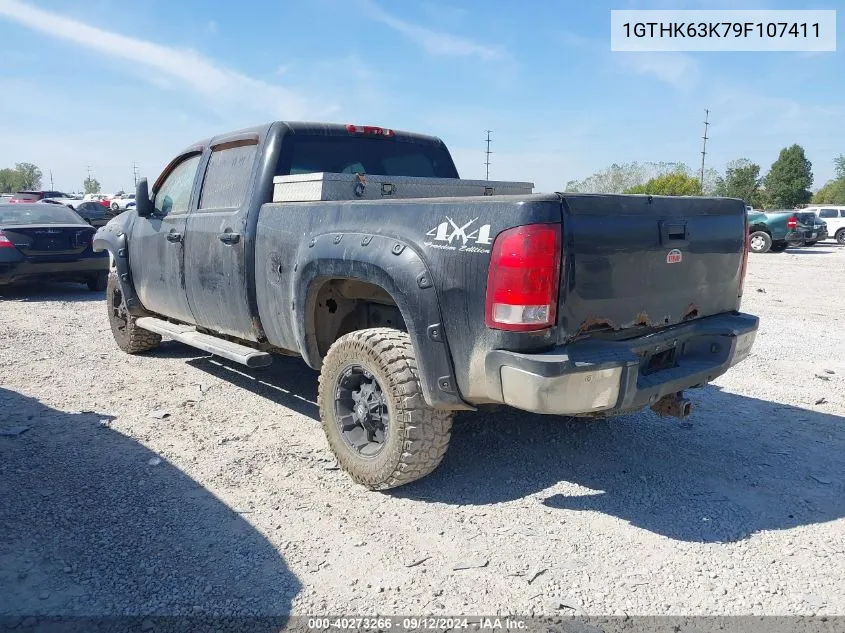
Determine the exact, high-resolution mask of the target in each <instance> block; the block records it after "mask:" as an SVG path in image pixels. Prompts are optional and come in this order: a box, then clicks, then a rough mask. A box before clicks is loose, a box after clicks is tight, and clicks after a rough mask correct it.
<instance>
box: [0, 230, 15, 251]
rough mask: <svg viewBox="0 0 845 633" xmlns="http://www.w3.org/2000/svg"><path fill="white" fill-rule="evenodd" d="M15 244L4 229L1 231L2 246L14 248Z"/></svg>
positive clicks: (0, 246)
mask: <svg viewBox="0 0 845 633" xmlns="http://www.w3.org/2000/svg"><path fill="white" fill-rule="evenodd" d="M14 247H15V245H14V244H12V240H10V239H9V238H8V237H6V236H5V234H4V233H3V231H0V248H14Z"/></svg>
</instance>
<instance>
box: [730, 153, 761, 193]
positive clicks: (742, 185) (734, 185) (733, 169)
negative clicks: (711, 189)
mask: <svg viewBox="0 0 845 633" xmlns="http://www.w3.org/2000/svg"><path fill="white" fill-rule="evenodd" d="M759 189H760V165H757V164H756V163H752V162H751V161H750V160H748V159H747V158H740V159H738V160H733V161H731V162H729V163H728V166H727V168H726V169H725V195H726V196H727V197H729V198H739V199H740V200H745V202H746V204H753V202H752V201H753V200H754V199H755V197H757V192H758V190H759Z"/></svg>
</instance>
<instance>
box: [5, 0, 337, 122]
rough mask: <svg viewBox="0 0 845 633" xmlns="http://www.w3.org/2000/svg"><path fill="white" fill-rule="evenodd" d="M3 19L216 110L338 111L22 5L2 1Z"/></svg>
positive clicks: (177, 52)
mask: <svg viewBox="0 0 845 633" xmlns="http://www.w3.org/2000/svg"><path fill="white" fill-rule="evenodd" d="M0 16H6V17H7V18H9V19H11V20H13V21H15V22H17V23H19V24H22V25H24V26H26V27H28V28H31V29H33V30H36V31H40V32H42V33H44V34H46V35H49V36H51V37H54V38H56V39H61V40H66V41H69V42H72V43H74V44H76V45H78V46H80V47H83V48H87V49H90V50H93V51H96V52H98V53H102V54H104V55H106V56H109V57H112V58H116V59H121V60H124V61H127V62H131V63H132V65H131V66H125V68H126V70H127V71H129V72H132V73H137V72H138V66H141V67H145V70H146V71H153V72H154V74H153V76H152V77H149V76H148V74H149V73H144V74H143V75H142V76H144V77H145V78H146V79H147V80H148V81H150V82H151V83H153V84H154V85H157V86H158V87H162V86H164V85H167V84H168V82H167V79H172V80H176V81H175V82H174V86H176V87H178V88H180V89H188V90H190V91H193V92H194V93H196V94H197V95H199V96H201V97H203V98H204V99H205V100H207V102H208V103H209V104H210V105H212V106H214V107H216V108H231V109H234V110H236V111H239V112H243V111H244V110H245V111H247V112H252V113H254V114H256V115H261V116H273V117H279V118H289V119H296V118H302V117H303V116H304V115H308V116H311V117H313V116H315V115H318V116H325V115H327V114H329V113H331V112H333V111H335V110H336V109H337V107H336V106H333V105H319V104H313V103H309V102H308V100H306V99H305V97H304V96H303V95H301V94H300V93H298V92H297V91H295V90H292V89H289V88H285V87H283V86H279V85H275V84H271V83H267V82H265V81H261V80H259V79H254V78H252V77H249V76H247V75H244V74H242V73H239V72H237V71H234V70H231V69H228V68H225V67H224V66H222V65H220V64H217V63H216V62H214V61H213V60H210V59H207V58H205V57H203V56H202V55H200V54H199V53H197V52H196V51H193V50H189V49H178V48H172V47H169V46H163V45H160V44H156V43H154V42H149V41H146V40H141V39H136V38H133V37H127V36H125V35H119V34H117V33H113V32H111V31H107V30H104V29H100V28H97V27H94V26H90V25H88V24H85V23H83V22H80V21H78V20H74V19H71V18H66V17H64V16H61V15H58V14H55V13H51V12H49V11H44V10H41V9H38V8H35V7H32V6H30V5H28V4H25V3H23V2H20V1H19V0H0Z"/></svg>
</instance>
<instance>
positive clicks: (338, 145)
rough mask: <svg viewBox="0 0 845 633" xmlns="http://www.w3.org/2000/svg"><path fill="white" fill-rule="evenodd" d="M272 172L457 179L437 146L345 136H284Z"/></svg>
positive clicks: (449, 163) (447, 153) (446, 153)
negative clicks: (279, 153)
mask: <svg viewBox="0 0 845 633" xmlns="http://www.w3.org/2000/svg"><path fill="white" fill-rule="evenodd" d="M283 147H284V151H283V152H282V155H281V157H280V158H279V165H278V168H277V169H276V175H279V176H285V175H288V174H308V173H315V172H329V173H335V174H356V173H365V174H372V175H376V176H418V177H423V178H457V177H458V173H457V170H456V169H455V165H454V163H453V162H452V159H451V158H450V156H449V152H447V151H446V150H445V148H443V147H442V146H439V145H426V144H421V143H408V142H403V141H400V140H396V139H384V138H361V137H352V136H349V137H346V136H294V135H292V136H288V137H286V138H285V142H284V145H283Z"/></svg>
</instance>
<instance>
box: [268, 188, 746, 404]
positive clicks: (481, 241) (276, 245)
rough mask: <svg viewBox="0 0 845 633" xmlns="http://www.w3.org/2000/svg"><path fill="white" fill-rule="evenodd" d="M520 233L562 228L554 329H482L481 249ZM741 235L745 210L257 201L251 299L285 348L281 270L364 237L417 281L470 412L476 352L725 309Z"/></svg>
mask: <svg viewBox="0 0 845 633" xmlns="http://www.w3.org/2000/svg"><path fill="white" fill-rule="evenodd" d="M534 223H562V228H563V230H562V235H563V257H562V279H561V284H560V295H559V297H560V298H559V310H558V321H557V326H556V327H554V328H550V329H547V330H542V331H539V332H531V333H522V332H508V331H502V330H495V329H489V328H487V327H486V325H485V314H484V308H485V306H484V302H485V293H484V291H483V289H484V288H485V287H486V283H487V273H488V266H489V262H490V250H491V246H490V242H492V241H493V239H494V238H495V236H496V235H497V234H498V233H500V232H501V231H503V230H505V229H507V228H511V227H513V226H519V225H524V224H534ZM745 233H746V231H745V206H744V204H743V203H742V202H741V201H739V200H730V199H712V198H693V197H690V198H680V197H659V196H653V197H651V196H620V195H584V194H578V195H570V194H534V195H528V196H518V197H517V196H487V197H477V198H428V199H407V200H389V201H327V202H303V203H278V204H276V203H271V204H265V205H263V206H262V208H261V211H260V215H259V219H258V227H257V238H256V260H255V261H256V287H257V289H258V296H257V301H258V306H259V313H260V315H261V322H262V324H263V325H264V328H265V331H266V333H267V337H268V340H269V342H270V343H272V344H274V345H278V346H279V347H282V348H285V349H294V350H295V349H296V340H295V335H294V333H295V327H294V325H295V323H294V322H295V319H296V316H295V313H296V310H297V308H296V306H294V309H293V310H292V309H291V305H290V298H291V297H292V296H293V295H294V294H295V288H292V285H294V284H296V283H297V282H296V280H297V273H296V272H295V271H294V270H293V267H294V266H297V264H296V262H305V261H307V260H308V257H309V254H308V251H309V248H310V247H311V246H312V240H315V239H319V238H320V236H326V237H327V238H328V237H329V236H332V235H341V234H342V235H343V238H342V241H341V242H339V243H338V244H337V247H336V250H335V251H334V252H335V253H336V256H337V257H338V258H343V257H352V253H353V251H354V249H355V248H358V247H359V245H360V244H361V242H362V240H363V239H364V238H365V237H366V236H367V235H379V236H385V237H388V238H390V239H391V241H390V244H394V243H395V242H399V243H402V244H406V245H407V246H408V247H409V248H410V249H412V250H413V251H414V252H415V253H417V254H418V255H419V257H420V258H421V259H422V261H423V262H424V264H425V266H426V267H427V269H428V271H429V272H430V274H431V278H432V279H431V281H432V284H433V286H434V288H435V290H436V293H437V298H438V302H439V304H440V312H441V316H442V323H443V326H444V330H445V335H446V336H445V338H446V340H447V341H448V345H449V349H450V352H451V355H452V360H453V365H454V371H455V376H456V379H457V382H458V388H459V390H460V393H461V395H462V396H463V397H464V398H465V399H468V400H469V401H472V402H483V401H485V399H486V398H487V392H486V389H487V387H486V385H485V379H484V372H485V369H484V362H485V357H486V354H487V353H488V352H489V351H490V350H493V349H507V350H511V351H516V352H526V353H528V352H542V351H547V350H549V349H552V348H553V347H555V346H557V345H561V344H564V343H566V342H568V341H572V340H574V339H583V338H597V339H608V338H612V339H624V338H631V337H636V336H641V335H643V334H647V333H649V332H653V331H656V330H660V329H662V328H666V327H670V326H673V325H676V324H679V323H682V322H684V321H691V320H694V319H698V318H702V317H706V316H711V315H716V314H720V313H724V312H730V311H735V310H736V309H737V308H738V305H739V286H740V279H741V266H742V259H743V248H744V236H745ZM485 238H486V239H485ZM294 252H295V253H296V255H293V253H294ZM670 253H671V257H670ZM678 253H680V255H678ZM676 260H677V261H676ZM670 261H671V263H670ZM287 262H291V263H290V264H289V265H287V264H286V263H287ZM280 291H281V292H280ZM409 291H410V290H409ZM299 309H302V306H300V307H299Z"/></svg>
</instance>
